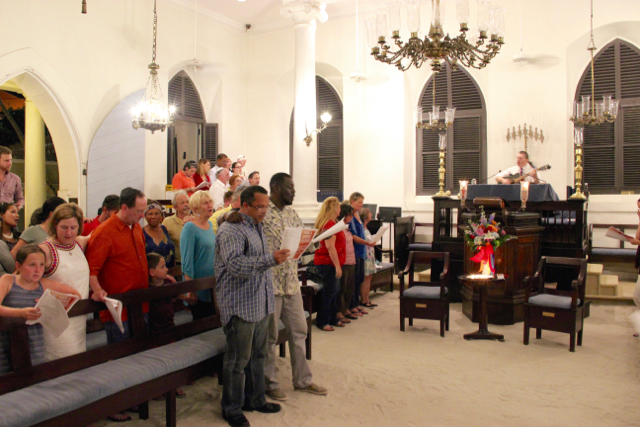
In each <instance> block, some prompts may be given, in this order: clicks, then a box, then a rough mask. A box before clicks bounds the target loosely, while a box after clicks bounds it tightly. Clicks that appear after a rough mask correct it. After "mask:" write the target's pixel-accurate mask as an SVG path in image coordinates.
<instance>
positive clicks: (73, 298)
mask: <svg viewBox="0 0 640 427" xmlns="http://www.w3.org/2000/svg"><path fill="white" fill-rule="evenodd" d="M47 290H48V291H49V293H50V294H51V296H53V297H55V298H57V299H58V300H59V301H60V302H61V303H62V306H63V307H64V309H65V311H66V312H69V310H71V307H73V306H74V305H75V303H77V302H78V301H80V297H79V296H77V295H71V294H63V293H62V292H56V291H52V290H51V289H47Z"/></svg>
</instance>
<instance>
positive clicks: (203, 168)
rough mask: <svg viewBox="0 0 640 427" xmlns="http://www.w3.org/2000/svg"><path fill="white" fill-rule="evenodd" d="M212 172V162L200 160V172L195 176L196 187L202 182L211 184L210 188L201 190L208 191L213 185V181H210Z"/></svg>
mask: <svg viewBox="0 0 640 427" xmlns="http://www.w3.org/2000/svg"><path fill="white" fill-rule="evenodd" d="M210 170H211V162H210V161H209V159H200V160H198V170H197V171H196V173H194V174H193V182H195V183H196V187H197V186H198V185H200V184H201V183H202V182H204V181H206V182H208V183H209V185H208V186H206V187H204V188H201V190H207V189H208V188H209V186H210V185H211V179H209V171H210Z"/></svg>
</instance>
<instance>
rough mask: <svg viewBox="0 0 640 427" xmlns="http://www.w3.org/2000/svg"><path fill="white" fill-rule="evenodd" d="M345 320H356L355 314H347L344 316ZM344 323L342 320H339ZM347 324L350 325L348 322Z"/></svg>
mask: <svg viewBox="0 0 640 427" xmlns="http://www.w3.org/2000/svg"><path fill="white" fill-rule="evenodd" d="M345 317H346V318H347V319H351V320H358V316H356V315H355V314H347V315H346V316H345ZM340 320H342V321H343V322H344V319H340ZM347 323H351V322H350V321H348V322H347Z"/></svg>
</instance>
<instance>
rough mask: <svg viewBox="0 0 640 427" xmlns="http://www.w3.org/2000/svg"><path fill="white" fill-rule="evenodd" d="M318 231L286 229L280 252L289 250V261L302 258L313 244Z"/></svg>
mask: <svg viewBox="0 0 640 427" xmlns="http://www.w3.org/2000/svg"><path fill="white" fill-rule="evenodd" d="M316 231H317V230H316V229H315V228H301V227H299V228H294V227H285V229H284V234H283V235H282V245H280V250H282V249H289V257H288V258H287V260H290V259H298V258H300V256H301V255H302V254H303V253H304V251H306V250H307V248H308V247H309V245H310V244H311V241H312V239H313V236H315V235H316Z"/></svg>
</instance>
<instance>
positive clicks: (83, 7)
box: [82, 0, 87, 14]
mask: <svg viewBox="0 0 640 427" xmlns="http://www.w3.org/2000/svg"><path fill="white" fill-rule="evenodd" d="M82 13H85V14H86V13H87V0H82Z"/></svg>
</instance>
